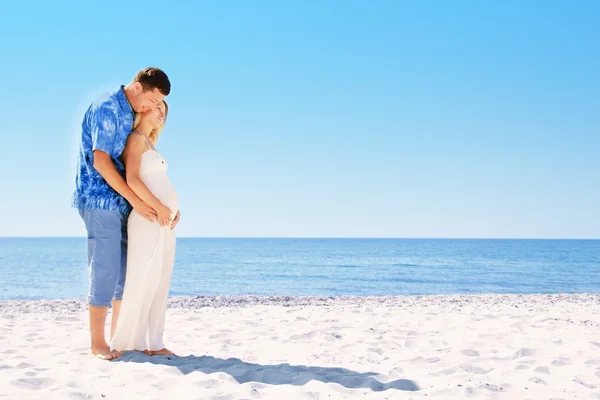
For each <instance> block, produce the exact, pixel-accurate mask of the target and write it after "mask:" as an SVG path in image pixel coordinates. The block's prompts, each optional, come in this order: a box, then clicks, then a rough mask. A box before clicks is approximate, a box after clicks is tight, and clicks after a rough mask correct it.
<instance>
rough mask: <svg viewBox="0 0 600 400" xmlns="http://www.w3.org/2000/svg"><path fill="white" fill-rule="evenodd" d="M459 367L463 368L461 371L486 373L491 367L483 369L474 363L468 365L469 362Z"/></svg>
mask: <svg viewBox="0 0 600 400" xmlns="http://www.w3.org/2000/svg"><path fill="white" fill-rule="evenodd" d="M460 368H462V369H463V371H465V372H468V373H470V374H481V375H483V374H487V373H488V372H490V371H492V369H484V368H481V367H478V366H476V365H470V364H464V365H461V366H460Z"/></svg>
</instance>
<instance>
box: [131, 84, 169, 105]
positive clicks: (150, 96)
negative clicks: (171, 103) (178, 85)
mask: <svg viewBox="0 0 600 400" xmlns="http://www.w3.org/2000/svg"><path fill="white" fill-rule="evenodd" d="M136 92H137V96H136V101H135V105H134V107H133V110H134V111H135V112H136V113H143V112H146V111H148V110H151V109H153V108H156V106H157V105H158V104H159V103H160V102H162V101H163V99H164V98H165V95H163V94H162V93H161V92H160V91H159V90H158V89H157V88H154V89H152V90H146V91H144V88H143V87H142V85H141V84H140V83H139V82H137V83H136Z"/></svg>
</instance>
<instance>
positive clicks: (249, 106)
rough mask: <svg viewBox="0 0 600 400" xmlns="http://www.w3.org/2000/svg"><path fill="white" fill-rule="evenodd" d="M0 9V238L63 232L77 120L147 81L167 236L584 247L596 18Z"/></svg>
mask: <svg viewBox="0 0 600 400" xmlns="http://www.w3.org/2000/svg"><path fill="white" fill-rule="evenodd" d="M7 3H8V2H4V3H2V5H0V34H1V35H2V37H3V38H4V39H3V40H2V41H1V42H0V54H2V58H3V62H2V66H1V67H0V71H1V74H0V76H2V78H3V79H2V90H3V93H4V96H2V98H1V99H0V115H1V116H2V117H3V121H4V124H3V127H2V138H3V141H2V142H3V145H2V146H1V147H0V171H1V172H0V173H1V176H2V187H3V195H2V205H3V206H4V207H3V209H4V210H5V211H7V214H8V215H7V216H5V218H4V221H3V223H2V224H0V236H83V235H84V234H85V229H84V227H83V223H82V221H81V219H80V217H79V215H78V213H77V211H76V210H75V209H72V208H71V207H70V199H71V194H72V191H73V188H74V182H75V165H76V149H77V141H78V135H79V134H80V125H81V118H82V116H83V113H84V112H85V109H86V107H87V106H88V105H89V103H90V102H91V100H92V99H93V98H94V97H95V96H97V95H98V94H100V93H101V92H102V91H103V90H114V89H117V88H118V87H119V85H120V84H126V83H128V82H129V81H130V80H131V78H132V77H133V76H134V75H135V73H136V72H137V71H138V70H139V69H141V68H144V67H147V66H158V67H160V68H162V69H164V70H165V71H166V72H167V74H168V75H169V77H170V79H171V83H172V92H171V95H170V96H168V98H167V101H168V102H169V105H170V113H169V119H168V121H167V125H166V127H165V129H164V131H163V134H162V136H161V140H160V142H159V143H158V148H159V150H160V151H161V152H162V153H163V155H164V156H165V158H166V159H167V161H168V162H169V174H170V177H171V179H172V181H173V183H174V184H175V187H176V188H177V190H178V193H179V196H180V203H181V214H182V219H181V223H180V225H179V228H178V229H179V235H180V236H201V237H205V236H210V237H420V238H423V237H436V238H442V237H452V238H456V237H465V238H480V237H481V238H600V185H599V183H600V179H599V177H598V175H599V173H600V155H599V151H600V95H599V93H600V90H599V89H600V40H598V39H599V38H600V25H599V24H598V23H597V21H598V16H599V15H600V3H598V2H595V1H578V2H575V3H569V2H565V1H545V2H539V1H536V2H534V1H503V2H480V1H479V2H478V1H457V2H442V1H377V2H367V1H349V0H345V1H328V2H319V1H289V2H282V1H257V2H252V3H250V2H244V1H220V2H202V1H201V2H192V1H181V2H177V3H175V2H173V3H170V4H169V5H168V6H167V3H166V2H164V1H161V2H152V1H144V2H141V1H140V2H136V1H128V2H124V3H120V2H116V1H114V2H112V1H104V2H102V3H101V4H100V5H98V3H86V2H61V1H58V2H56V3H53V5H52V6H50V5H48V4H47V3H46V2H42V1H23V2H10V4H7Z"/></svg>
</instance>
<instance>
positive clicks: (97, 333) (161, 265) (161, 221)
mask: <svg viewBox="0 0 600 400" xmlns="http://www.w3.org/2000/svg"><path fill="white" fill-rule="evenodd" d="M170 91H171V83H170V81H169V78H168V77H167V75H166V74H165V73H164V72H163V71H162V70H160V69H158V68H146V69H143V70H141V71H139V72H138V73H137V75H136V76H135V77H134V79H133V81H132V82H131V83H130V84H129V85H127V86H124V85H123V86H121V88H120V89H119V90H117V91H116V92H113V93H110V94H107V95H106V96H104V97H101V98H99V99H97V100H96V101H95V102H93V103H92V105H91V106H90V107H89V108H88V110H87V112H86V113H85V116H84V119H83V123H82V133H81V143H80V148H79V156H78V157H79V158H78V170H77V178H76V189H75V193H74V196H73V206H74V207H75V208H77V209H78V210H79V214H80V215H81V218H82V219H83V222H84V224H85V227H86V230H87V237H88V242H87V250H88V263H89V276H90V289H89V295H88V304H89V317H90V333H91V349H90V352H91V354H92V355H94V356H98V357H100V358H103V359H107V360H112V359H115V358H118V357H120V356H121V352H122V351H124V350H140V351H144V352H145V353H146V354H148V355H154V354H164V355H173V353H172V352H171V351H170V350H168V349H167V348H165V345H164V343H163V331H164V324H165V314H166V307H167V296H168V293H169V287H170V284H171V275H172V272H173V264H174V262H175V231H174V229H175V226H176V225H177V223H178V222H179V218H180V214H179V203H178V197H177V192H176V191H175V189H174V187H173V186H172V185H171V182H170V181H169V178H168V176H167V163H166V162H165V160H164V159H163V157H162V156H161V155H160V153H159V152H158V151H157V150H156V147H155V145H156V142H157V140H158V136H159V134H160V131H161V129H162V127H163V126H164V123H165V119H166V117H167V113H168V107H167V103H166V102H165V101H164V98H165V97H166V96H167V95H169V93H170ZM111 306H112V321H111V332H110V337H111V339H110V341H109V342H107V341H106V338H105V334H104V325H105V322H106V316H107V314H108V308H109V307H111Z"/></svg>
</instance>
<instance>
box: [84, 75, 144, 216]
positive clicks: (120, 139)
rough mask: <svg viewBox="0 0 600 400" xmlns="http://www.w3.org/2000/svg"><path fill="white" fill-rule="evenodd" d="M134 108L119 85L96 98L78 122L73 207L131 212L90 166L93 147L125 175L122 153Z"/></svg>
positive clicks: (121, 197)
mask: <svg viewBox="0 0 600 400" xmlns="http://www.w3.org/2000/svg"><path fill="white" fill-rule="evenodd" d="M133 118H134V112H133V109H132V108H131V104H129V101H128V100H127V97H125V92H124V91H123V86H121V88H120V89H119V90H117V91H116V92H114V93H110V94H107V95H106V96H104V97H101V98H100V99H98V100H96V101H95V102H94V103H92V105H91V106H90V107H89V108H88V110H87V112H86V113H85V116H84V118H83V123H82V125H81V141H80V144H79V159H78V163H77V177H76V187H75V193H74V195H73V207H76V208H86V209H107V210H116V211H120V212H121V213H123V214H129V213H130V212H131V205H130V204H129V202H128V201H127V200H125V198H124V197H123V196H121V195H120V194H119V193H117V192H116V191H115V190H114V189H113V188H112V187H110V186H109V185H108V183H107V182H106V181H105V180H104V178H103V177H102V175H100V173H98V171H96V169H95V168H94V154H93V151H94V150H102V151H104V152H105V153H107V154H108V155H109V156H110V158H111V159H112V161H113V162H114V163H115V166H116V168H117V171H119V172H120V173H121V175H122V176H123V178H125V166H124V165H123V159H122V156H121V155H122V153H123V149H125V143H126V142H127V137H128V136H129V134H130V133H131V130H132V126H133Z"/></svg>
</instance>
